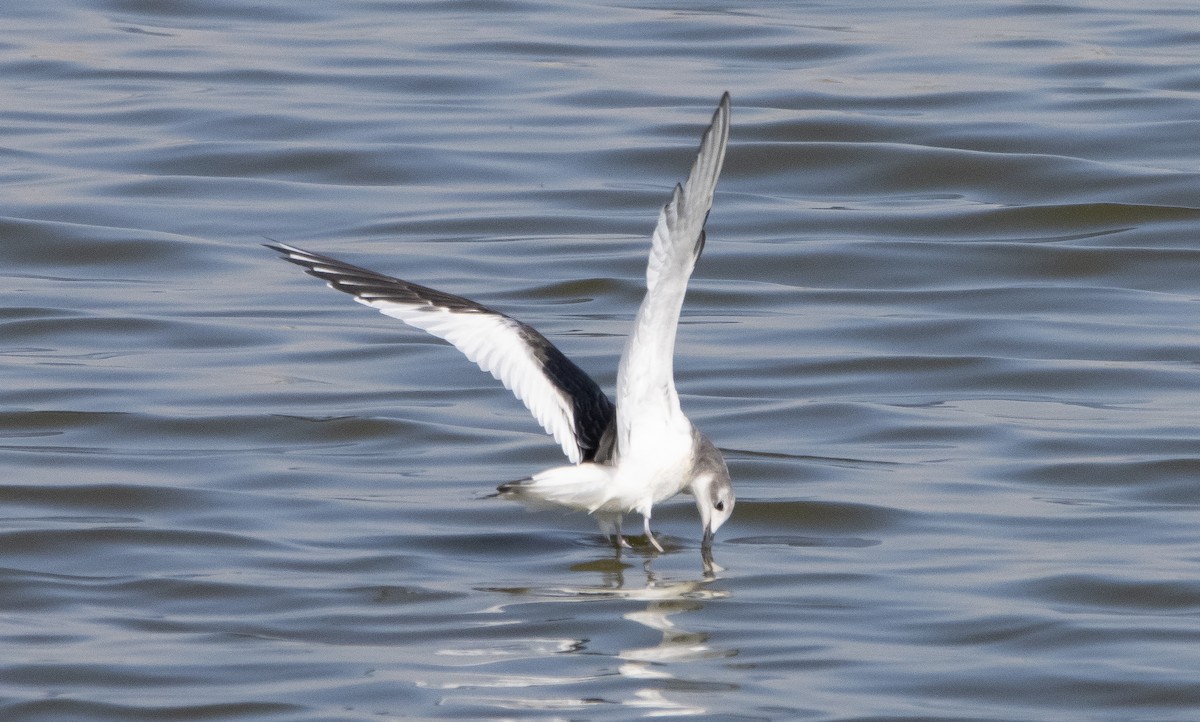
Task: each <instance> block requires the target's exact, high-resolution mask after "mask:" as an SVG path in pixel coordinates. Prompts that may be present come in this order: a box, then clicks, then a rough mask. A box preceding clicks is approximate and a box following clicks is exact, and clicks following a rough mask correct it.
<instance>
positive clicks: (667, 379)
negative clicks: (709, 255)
mask: <svg viewBox="0 0 1200 722" xmlns="http://www.w3.org/2000/svg"><path fill="white" fill-rule="evenodd" d="M728 141H729V94H728V93H726V94H725V95H724V96H722V98H721V104H720V106H718V108H717V110H716V112H715V113H713V119H712V124H711V125H709V127H708V129H707V130H706V131H705V132H704V137H703V139H702V140H701V141H700V151H699V153H698V154H697V156H696V160H695V162H694V163H693V164H692V170H691V172H690V173H689V174H688V178H687V181H686V182H685V183H684V184H683V185H677V186H675V191H674V193H673V194H672V195H671V200H670V202H668V203H667V204H666V205H665V206H664V207H663V209H662V212H661V213H660V214H659V217H658V225H657V226H656V227H655V228H654V236H653V238H652V240H651V245H650V260H649V262H648V263H647V265H646V296H645V299H643V301H642V305H641V307H640V308H638V313H637V317H636V318H635V319H634V322H633V331H632V332H631V333H630V334H629V340H628V342H627V344H626V346H625V352H624V353H623V354H622V355H621V365H620V367H619V368H618V370H617V399H616V401H617V431H618V439H619V440H618V447H619V448H623V449H626V450H629V449H631V448H632V444H634V443H635V441H636V437H635V434H634V432H633V429H632V428H631V422H632V420H634V419H636V420H637V421H638V423H639V424H643V423H644V424H647V425H648V426H651V425H659V426H662V427H668V426H673V425H683V424H687V426H688V427H689V428H690V423H688V422H687V420H686V417H684V416H683V412H682V411H681V410H680V408H679V396H678V394H677V393H676V391H675V378H674V376H675V373H674V363H673V358H674V355H675V332H676V329H677V327H678V325H679V313H680V310H681V309H682V308H683V297H684V294H685V293H686V291H687V282H688V279H689V278H690V277H691V275H692V270H693V269H694V268H695V266H696V259H697V258H699V256H700V251H701V250H702V249H703V247H704V222H705V221H706V220H707V219H708V211H709V209H710V208H711V207H712V202H713V193H714V192H715V190H716V186H717V178H718V177H719V176H720V174H721V167H722V165H723V164H724V162H725V146H726V144H727V143H728ZM647 430H648V429H647ZM642 436H643V437H644V438H648V439H654V438H656V436H655V435H654V434H652V433H651V434H643V435H642Z"/></svg>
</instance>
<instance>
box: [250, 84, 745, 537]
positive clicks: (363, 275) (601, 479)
mask: <svg viewBox="0 0 1200 722" xmlns="http://www.w3.org/2000/svg"><path fill="white" fill-rule="evenodd" d="M728 139H729V93H725V94H724V95H723V96H722V97H721V103H720V105H719V106H718V107H717V110H716V112H715V113H714V114H713V118H712V123H711V125H709V127H708V129H707V130H705V132H704V136H703V138H702V139H701V141H700V151H699V153H698V155H697V157H696V161H695V163H693V164H692V170H691V173H689V174H688V178H687V181H686V182H685V183H683V184H682V185H676V186H675V191H674V193H673V194H672V196H671V200H670V202H668V203H667V204H666V205H665V206H664V207H663V209H662V213H661V214H660V215H659V218H658V225H657V226H656V227H655V229H654V235H653V238H652V242H651V246H650V259H649V263H648V265H647V267H646V296H645V298H644V299H643V301H642V305H641V307H640V308H639V309H638V312H637V317H636V318H635V319H634V322H633V331H632V333H630V335H629V340H628V342H627V343H626V345H625V352H624V354H622V356H621V364H620V366H619V367H618V369H617V403H616V405H615V406H614V405H613V404H612V402H610V401H609V399H608V397H607V396H605V395H604V392H603V391H602V390H601V389H600V387H599V386H598V385H597V384H596V382H595V381H594V380H593V379H592V378H591V377H590V376H588V375H587V374H586V373H585V372H584V371H583V370H582V369H580V368H579V367H578V366H576V365H575V364H574V363H573V362H572V361H571V360H570V359H568V358H567V357H566V356H564V355H563V353H562V352H561V351H559V350H558V348H557V347H555V346H554V344H552V343H550V341H548V340H547V339H546V337H545V336H543V335H542V334H540V333H538V332H537V331H535V330H534V329H533V328H531V327H529V326H527V325H525V324H523V323H521V322H520V321H518V320H516V319H514V318H512V317H510V316H506V315H504V314H503V313H500V312H498V311H494V310H492V309H490V308H487V307H485V306H482V305H480V304H478V303H475V302H474V301H471V300H468V299H466V298H462V297H460V296H454V295H451V294H449V293H443V292H442V291H436V290H434V289H432V288H427V287H425V286H420V285H417V284H415V283H410V282H409V281H402V280H400V279H398V278H392V277H390V276H385V275H382V274H379V273H376V272H374V271H369V270H367V269H365V268H359V267H357V266H352V265H350V264H348V263H343V262H342V261H339V260H337V259H334V258H330V257H328V256H324V255H321V254H317V253H310V252H308V251H305V250H302V249H300V248H296V247H294V246H289V245H286V244H282V243H271V244H268V247H269V248H271V249H273V250H275V251H277V252H278V253H280V254H281V255H282V256H283V258H284V259H285V260H288V261H291V262H292V263H295V264H297V265H299V266H302V267H304V269H305V271H306V272H307V273H309V274H310V275H313V276H316V277H317V278H320V279H323V280H325V281H326V282H328V284H329V286H330V288H334V289H336V290H338V291H344V292H345V293H348V294H350V295H352V296H354V300H356V301H358V302H359V303H362V304H365V305H367V306H370V307H372V308H375V309H378V310H379V311H380V312H382V313H384V314H386V315H388V316H391V317H393V318H397V319H400V320H401V321H404V322H405V323H407V324H409V325H410V326H414V327H416V328H419V329H421V330H423V331H426V332H428V333H430V334H432V335H434V336H437V337H438V338H441V339H444V340H446V341H448V342H450V343H451V344H452V345H453V346H454V347H455V348H457V349H458V350H459V351H461V352H462V353H463V354H464V355H466V357H467V358H468V359H470V360H471V361H474V362H475V363H476V364H478V365H479V367H480V368H482V369H483V370H484V371H487V372H488V373H490V374H492V376H495V377H496V378H497V379H498V380H499V381H500V382H501V383H503V384H504V386H505V387H506V388H508V389H510V390H511V391H512V392H513V393H514V394H515V395H516V396H517V398H518V399H520V400H521V401H522V402H524V404H525V406H526V407H527V408H528V409H529V410H530V411H531V412H532V413H533V415H534V417H535V418H536V419H537V420H538V423H540V424H541V425H542V428H544V429H545V430H546V431H547V432H548V433H550V434H551V435H552V436H553V437H554V439H555V440H556V441H557V442H558V443H559V444H560V445H561V446H562V449H563V452H564V453H565V454H566V455H567V459H569V460H570V462H571V464H570V465H567V466H557V467H554V468H552V469H547V470H546V471H542V472H540V473H537V474H534V475H533V477H532V478H529V479H525V480H522V481H516V482H510V483H506V484H502V485H500V487H499V488H498V491H499V494H500V495H501V496H503V497H506V498H511V499H515V500H517V501H522V502H525V503H527V504H530V505H532V506H548V507H557V508H566V509H569V510H577V511H586V512H588V513H589V514H591V515H592V516H593V517H594V518H595V519H596V520H597V522H598V523H599V524H600V529H601V531H602V532H603V533H604V534H605V535H606V536H608V537H609V539H611V540H612V541H613V542H614V543H615V544H617V545H618V546H628V543H627V542H626V541H625V539H624V538H623V537H622V536H621V521H622V519H623V517H624V515H625V514H629V513H633V512H637V513H639V514H641V515H642V519H643V528H644V530H645V533H646V538H647V539H648V540H649V542H650V543H651V544H653V545H654V548H655V549H657V550H659V551H660V552H661V551H662V550H663V549H662V546H661V545H659V543H658V540H657V539H655V538H654V535H653V534H652V533H651V532H650V516H651V513H652V511H653V509H654V505H655V504H658V503H660V502H662V501H665V500H666V499H669V498H671V497H673V496H675V495H676V494H678V493H679V492H681V491H683V492H688V493H690V494H692V495H693V496H694V497H695V500H696V508H697V509H698V510H699V512H700V522H701V524H702V525H703V530H704V531H703V542H702V547H703V549H704V551H705V553H706V558H708V555H709V554H710V552H709V550H710V548H711V545H712V540H713V535H714V534H716V531H717V529H719V528H720V527H721V525H722V524H724V523H725V521H726V520H727V519H728V518H729V516H730V514H732V513H733V505H734V501H735V499H734V493H733V486H732V485H731V484H730V480H729V470H728V468H727V467H726V465H725V460H724V458H723V457H722V456H721V452H720V451H718V450H717V447H716V446H715V445H713V443H712V442H711V441H709V440H708V438H707V437H705V436H704V435H703V434H701V433H700V432H699V431H698V430H697V429H696V427H695V426H693V425H692V422H691V421H690V420H688V418H687V416H685V415H684V413H683V411H682V409H680V406H679V394H678V393H677V392H676V391H675V378H674V369H673V357H674V353H675V332H676V329H677V327H678V325H679V314H680V310H681V309H682V307H683V297H684V294H685V292H686V291H687V282H688V279H689V278H690V277H691V275H692V270H693V269H694V268H695V266H696V260H697V259H698V258H699V257H700V252H701V251H702V250H703V249H704V224H705V221H706V220H707V218H708V212H709V209H710V208H711V207H712V201H713V192H714V190H715V188H716V185H717V178H718V176H719V175H720V174H721V166H722V164H723V163H724V160H725V146H726V144H727V143H728Z"/></svg>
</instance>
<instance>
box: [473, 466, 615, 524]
mask: <svg viewBox="0 0 1200 722" xmlns="http://www.w3.org/2000/svg"><path fill="white" fill-rule="evenodd" d="M613 471H614V469H613V467H611V466H608V465H606V464H593V463H591V462H584V463H582V464H577V465H575V466H556V467H554V468H553V469H547V470H545V471H542V472H539V473H537V474H534V475H533V477H532V478H530V479H525V480H522V481H510V482H508V483H506V484H501V485H500V486H499V487H497V489H496V490H497V491H498V492H500V495H501V496H503V497H505V498H508V499H513V500H515V501H519V502H522V503H524V504H527V505H528V506H530V507H533V508H535V509H536V508H555V507H556V508H560V509H561V508H562V507H567V508H569V509H579V510H580V511H587V512H588V513H589V514H590V513H592V512H595V511H597V510H601V509H602V508H603V507H604V505H605V504H606V503H608V502H609V501H610V493H611V490H612V480H613Z"/></svg>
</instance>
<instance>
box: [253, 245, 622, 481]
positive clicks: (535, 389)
mask: <svg viewBox="0 0 1200 722" xmlns="http://www.w3.org/2000/svg"><path fill="white" fill-rule="evenodd" d="M267 247H268V248H270V249H272V250H274V251H276V252H278V253H279V254H280V255H281V256H283V258H284V260H287V261H291V262H292V263H295V264H296V265H298V266H302V267H303V268H304V269H305V271H306V272H307V273H308V274H309V275H312V276H316V277H317V278H320V279H322V280H324V281H326V282H327V283H328V284H329V287H330V288H333V289H336V290H338V291H343V292H345V293H348V294H350V295H351V296H353V297H354V300H356V301H358V302H359V303H362V304H365V305H367V306H370V307H372V308H374V309H377V310H379V311H380V312H381V313H384V314H386V315H388V316H391V317H393V318H398V319H400V320H401V321H404V322H405V323H407V324H409V325H410V326H414V327H416V328H419V329H421V330H422V331H426V332H428V333H430V334H432V335H434V336H437V337H438V338H441V339H444V340H446V341H449V342H450V343H451V344H452V345H453V346H454V347H455V348H457V349H458V350H459V351H461V352H462V353H463V354H464V355H465V356H466V357H467V358H468V359H470V360H472V361H474V362H475V363H476V364H478V365H479V367H480V368H481V369H483V370H484V371H487V372H488V373H490V374H491V375H492V376H495V377H496V378H497V379H499V380H500V382H501V383H502V384H504V386H505V388H507V389H509V390H511V391H512V392H513V393H514V394H515V395H516V397H517V398H518V399H520V400H521V401H522V402H523V403H524V404H525V406H526V408H528V409H529V410H530V411H531V412H532V413H533V416H534V418H536V419H537V420H538V423H540V424H541V425H542V428H544V429H545V430H546V431H547V432H548V433H549V434H551V435H552V436H553V437H554V440H555V441H557V442H558V443H559V444H560V445H561V446H562V449H563V452H564V453H565V454H566V455H567V458H568V459H570V460H571V462H572V463H575V464H578V463H580V462H581V461H590V460H591V459H592V458H593V457H595V455H596V451H597V449H598V448H599V446H600V440H601V437H602V436H603V435H604V432H605V430H606V429H607V428H608V427H609V425H610V424H611V423H612V421H613V416H614V410H613V405H612V402H610V401H609V400H608V397H607V396H605V395H604V392H603V391H601V390H600V387H599V386H598V385H596V382H595V381H593V380H592V378H591V377H590V376H588V375H587V374H586V373H584V372H583V370H582V369H580V368H579V367H578V366H576V365H575V364H574V363H573V362H572V361H571V360H570V359H568V358H567V357H566V356H564V355H563V353H562V352H561V351H559V350H558V348H556V347H555V346H554V344H552V343H550V342H549V341H547V340H546V337H545V336H543V335H542V334H540V333H538V332H537V331H535V330H534V329H533V328H531V327H529V326H526V325H525V324H523V323H521V322H520V321H518V320H516V319H514V318H512V317H510V316H506V315H504V314H502V313H499V312H497V311H493V310H491V309H489V308H487V307H485V306H481V305H480V304H478V303H475V302H474V301H471V300H468V299H465V298H461V297H459V296H454V295H451V294H449V293H443V292H441V291H437V290H434V289H432V288H427V287H425V286H419V285H417V284H415V283H409V282H408V281H402V280H400V279H398V278H392V277H390V276H385V275H383V274H380V273H375V272H374V271H369V270H367V269H365V268H359V267H358V266H352V265H350V264H348V263H343V262H341V261H339V260H337V259H335V258H330V257H329V256H323V255H320V254H318V253H309V252H308V251H305V250H302V249H300V248H296V247H294V246H288V245H284V244H282V243H272V244H267Z"/></svg>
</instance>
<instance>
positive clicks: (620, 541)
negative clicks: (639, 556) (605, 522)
mask: <svg viewBox="0 0 1200 722" xmlns="http://www.w3.org/2000/svg"><path fill="white" fill-rule="evenodd" d="M613 543H614V544H616V545H617V549H632V548H633V547H631V546H629V542H627V541H625V537H624V536H622V535H621V517H619V516H618V517H617V534H616V536H615V537H613Z"/></svg>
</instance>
